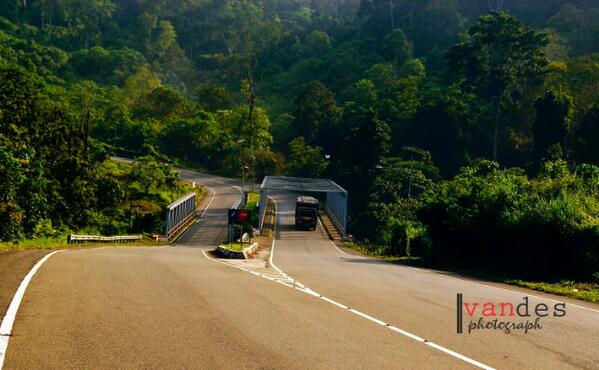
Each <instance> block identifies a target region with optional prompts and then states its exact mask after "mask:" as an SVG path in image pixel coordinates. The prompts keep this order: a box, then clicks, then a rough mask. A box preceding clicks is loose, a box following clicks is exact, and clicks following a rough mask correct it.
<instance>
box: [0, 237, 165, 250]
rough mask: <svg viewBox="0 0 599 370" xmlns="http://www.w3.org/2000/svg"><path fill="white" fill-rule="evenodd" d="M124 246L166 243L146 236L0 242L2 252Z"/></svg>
mask: <svg viewBox="0 0 599 370" xmlns="http://www.w3.org/2000/svg"><path fill="white" fill-rule="evenodd" d="M114 245H117V246H123V247H142V246H143V247H147V246H160V245H164V243H158V242H155V241H154V240H152V239H149V238H144V239H143V240H141V241H139V242H135V243H126V244H114V243H82V244H68V243H67V237H66V236H64V237H60V238H58V237H56V238H35V239H25V240H19V241H13V242H2V243H0V252H7V251H23V250H33V249H47V250H54V249H75V248H84V247H102V246H114Z"/></svg>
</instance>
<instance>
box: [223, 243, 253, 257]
mask: <svg viewBox="0 0 599 370" xmlns="http://www.w3.org/2000/svg"><path fill="white" fill-rule="evenodd" d="M258 247H259V245H258V243H253V244H251V245H250V246H249V247H246V248H243V247H242V245H240V244H239V243H231V244H227V245H219V246H218V247H216V249H215V250H214V254H215V255H216V257H218V258H225V259H236V260H244V259H251V258H253V256H254V255H255V254H256V252H257V251H258Z"/></svg>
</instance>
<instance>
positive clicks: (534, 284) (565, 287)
mask: <svg viewBox="0 0 599 370" xmlns="http://www.w3.org/2000/svg"><path fill="white" fill-rule="evenodd" d="M344 244H345V246H347V247H349V248H352V249H354V250H356V251H358V252H360V253H362V254H364V255H367V256H370V257H373V258H377V259H380V260H383V261H387V262H390V263H397V264H403V265H411V266H414V265H417V266H421V267H429V268H437V269H445V270H447V271H451V272H455V273H458V274H461V275H466V276H472V277H476V278H480V279H484V280H489V281H493V282H499V283H504V284H509V285H514V286H519V287H522V288H527V289H532V290H536V291H539V292H543V293H549V294H555V295H559V296H563V297H568V298H574V299H579V300H582V301H586V302H591V303H599V283H585V282H574V281H560V282H539V281H525V280H520V279H514V278H506V277H502V276H499V275H498V274H494V273H491V272H488V271H485V272H482V271H465V270H455V269H447V268H444V267H440V266H432V265H427V264H426V262H425V261H424V260H423V259H422V258H419V257H393V256H385V255H383V254H381V253H380V250H381V249H380V248H373V249H370V248H366V247H365V246H363V245H360V244H358V243H344Z"/></svg>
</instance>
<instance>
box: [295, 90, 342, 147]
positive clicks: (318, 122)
mask: <svg viewBox="0 0 599 370" xmlns="http://www.w3.org/2000/svg"><path fill="white" fill-rule="evenodd" d="M293 115H294V117H295V120H294V121H293V130H294V132H295V136H302V137H304V138H305V139H306V142H307V143H308V144H309V145H312V146H320V147H323V148H324V149H325V150H330V149H331V148H332V145H333V144H334V143H335V138H336V137H338V133H337V122H338V119H339V108H338V107H337V103H336V102H335V96H334V95H333V93H332V92H331V91H330V90H329V89H327V87H326V86H325V85H324V84H322V83H321V82H319V81H312V82H309V83H308V84H306V85H305V86H304V88H303V89H302V91H301V93H300V95H299V96H298V98H297V101H296V110H295V112H294V114H293Z"/></svg>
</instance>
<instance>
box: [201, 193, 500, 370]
mask: <svg viewBox="0 0 599 370" xmlns="http://www.w3.org/2000/svg"><path fill="white" fill-rule="evenodd" d="M271 199H272V198H271ZM273 202H274V204H275V214H277V212H276V211H277V202H276V201H275V200H274V199H273ZM276 230H277V222H276V217H275V226H274V232H273V234H274V235H273V239H272V245H271V251H270V258H269V264H270V266H271V267H272V268H274V269H275V270H276V271H277V272H279V273H280V274H281V275H282V276H284V277H285V278H288V279H289V280H290V281H292V282H293V283H294V284H295V286H293V285H291V284H287V283H285V282H282V281H281V280H279V279H273V278H270V277H267V276H264V275H263V274H260V273H258V272H255V271H249V270H247V269H244V268H241V267H238V266H235V265H231V264H228V263H226V262H222V261H219V260H216V259H213V258H211V257H210V256H208V254H207V253H206V251H203V253H204V256H205V257H206V258H208V259H210V260H213V261H217V262H220V263H222V264H224V265H227V266H230V267H234V268H238V269H241V270H244V271H249V272H250V273H252V274H253V275H256V276H259V277H262V278H265V279H267V280H271V281H274V282H276V283H279V284H282V285H285V286H287V287H290V288H294V289H297V290H299V291H300V292H303V293H305V294H308V295H311V296H313V297H316V298H319V299H321V300H323V301H325V302H327V303H329V304H332V305H334V306H336V307H338V308H340V309H342V310H345V311H347V312H351V313H352V314H354V315H357V316H360V317H362V318H364V319H366V320H369V321H371V322H374V323H375V324H378V325H380V326H382V327H384V328H387V329H390V330H392V331H394V332H396V333H398V334H401V335H403V336H405V337H407V338H410V339H412V340H414V341H417V342H419V343H422V344H425V345H427V346H429V347H431V348H434V349H436V350H438V351H441V352H443V353H445V354H448V355H450V356H452V357H455V358H457V359H459V360H462V361H464V362H467V363H469V364H471V365H473V366H476V367H478V368H481V369H485V370H495V369H494V368H493V367H491V366H489V365H485V364H483V363H481V362H479V361H476V360H474V359H472V358H470V357H467V356H464V355H462V354H460V353H457V352H455V351H452V350H450V349H448V348H445V347H443V346H441V345H438V344H436V343H433V342H430V341H428V340H426V339H424V338H421V337H419V336H417V335H415V334H412V333H410V332H408V331H406V330H403V329H401V328H398V327H396V326H392V325H389V324H388V323H386V322H384V321H382V320H379V319H377V318H375V317H372V316H370V315H368V314H365V313H363V312H360V311H358V310H356V309H353V308H351V307H349V306H347V305H344V304H342V303H339V302H337V301H335V300H333V299H330V298H328V297H325V296H323V295H322V294H319V293H317V292H315V291H314V290H312V289H310V288H308V287H306V286H305V285H303V284H301V283H299V282H298V281H297V280H295V279H294V278H292V277H291V276H289V275H287V274H286V273H285V272H283V270H281V269H280V268H279V267H278V266H277V265H276V264H275V263H274V260H273V258H274V252H275V241H276ZM333 244H334V243H333ZM335 247H336V248H337V246H336V245H335ZM337 249H339V248H337ZM340 251H341V250H340ZM343 253H345V252H343Z"/></svg>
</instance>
